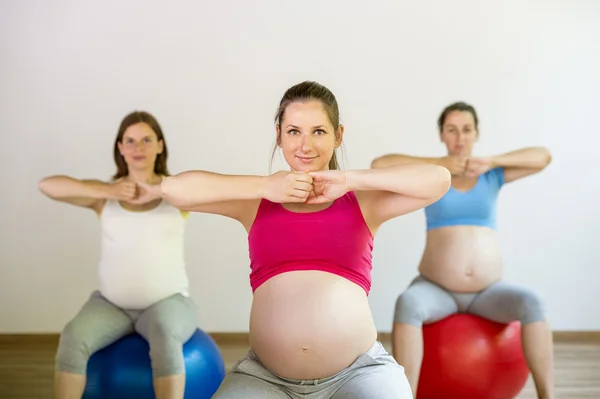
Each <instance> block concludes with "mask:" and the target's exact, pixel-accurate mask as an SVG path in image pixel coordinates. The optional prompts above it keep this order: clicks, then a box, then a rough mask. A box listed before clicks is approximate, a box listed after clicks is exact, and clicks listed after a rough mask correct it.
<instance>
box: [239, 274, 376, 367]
mask: <svg viewBox="0 0 600 399" xmlns="http://www.w3.org/2000/svg"><path fill="white" fill-rule="evenodd" d="M376 339H377V331H376V329H375V325H374V323H373V318H372V315H371V309H370V307H369V303H368V301H367V296H366V294H365V291H364V290H363V289H362V288H361V287H359V286H357V285H356V284H354V283H352V282H350V281H348V280H346V279H344V278H342V277H339V276H336V275H333V274H330V273H325V272H320V271H294V272H289V273H284V274H280V275H278V276H276V277H273V278H271V279H270V280H269V281H267V282H266V283H264V284H263V285H262V286H261V287H259V288H258V289H257V290H256V292H255V293H254V300H253V303H252V311H251V315H250V344H251V346H252V349H253V351H254V353H255V354H256V356H257V357H258V358H259V359H260V360H261V362H262V363H263V364H264V365H265V366H266V367H267V368H268V369H269V370H271V371H272V372H274V373H275V374H277V375H279V376H282V377H285V378H290V379H316V378H324V377H328V376H331V375H333V374H336V373H338V372H339V371H341V370H343V369H344V368H346V367H348V366H350V365H351V364H352V362H354V361H355V360H356V358H357V357H358V356H360V355H361V354H363V353H365V352H366V351H368V350H369V348H370V347H371V346H372V345H373V344H374V343H375V341H376Z"/></svg>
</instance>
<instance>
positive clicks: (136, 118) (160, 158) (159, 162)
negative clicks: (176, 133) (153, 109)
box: [113, 111, 169, 180]
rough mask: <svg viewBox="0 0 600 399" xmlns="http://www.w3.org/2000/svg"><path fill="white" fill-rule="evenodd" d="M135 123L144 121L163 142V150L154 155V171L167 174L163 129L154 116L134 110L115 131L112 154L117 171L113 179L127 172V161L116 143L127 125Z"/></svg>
mask: <svg viewBox="0 0 600 399" xmlns="http://www.w3.org/2000/svg"><path fill="white" fill-rule="evenodd" d="M137 123H145V124H147V125H148V126H150V128H151V129H152V130H153V131H154V133H155V134H156V138H157V139H158V141H162V142H163V150H162V152H161V153H160V154H158V155H157V156H156V161H155V162H154V173H156V174H157V175H162V176H169V171H168V170H167V157H168V155H169V153H168V151H167V142H166V141H165V137H164V135H163V131H162V129H161V127H160V125H159V124H158V121H157V120H156V118H155V117H154V116H152V115H151V114H149V113H148V112H145V111H134V112H132V113H130V114H129V115H127V116H126V117H125V118H123V120H122V121H121V125H120V126H119V132H118V133H117V137H116V138H115V145H114V148H113V154H114V158H115V164H116V165H117V173H115V174H114V175H113V179H114V180H117V179H120V178H121V177H124V176H127V174H128V173H129V168H128V167H127V162H125V158H124V157H123V155H121V152H120V151H119V146H118V143H121V142H122V141H123V134H125V130H127V128H128V127H129V126H132V125H135V124H137Z"/></svg>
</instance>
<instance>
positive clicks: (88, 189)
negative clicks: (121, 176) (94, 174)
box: [38, 176, 110, 199]
mask: <svg viewBox="0 0 600 399" xmlns="http://www.w3.org/2000/svg"><path fill="white" fill-rule="evenodd" d="M109 186H110V185H109V184H107V183H103V182H101V181H98V180H78V179H74V178H72V177H69V176H50V177H46V178H44V179H42V180H41V181H40V182H39V184H38V187H39V189H40V191H41V192H42V193H44V194H45V195H47V196H48V197H50V198H53V199H64V198H73V197H86V198H97V199H103V198H107V197H108V188H109Z"/></svg>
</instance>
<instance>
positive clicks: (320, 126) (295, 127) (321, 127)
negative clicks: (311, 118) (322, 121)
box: [286, 125, 325, 129]
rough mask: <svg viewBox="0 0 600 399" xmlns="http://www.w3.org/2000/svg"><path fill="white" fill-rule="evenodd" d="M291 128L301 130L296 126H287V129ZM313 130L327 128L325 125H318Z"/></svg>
mask: <svg viewBox="0 0 600 399" xmlns="http://www.w3.org/2000/svg"><path fill="white" fill-rule="evenodd" d="M289 128H294V129H300V128H299V127H298V126H296V125H287V126H286V129H289ZM312 128H313V129H325V126H323V125H318V126H313V127H312Z"/></svg>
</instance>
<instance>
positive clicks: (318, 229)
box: [248, 192, 373, 295]
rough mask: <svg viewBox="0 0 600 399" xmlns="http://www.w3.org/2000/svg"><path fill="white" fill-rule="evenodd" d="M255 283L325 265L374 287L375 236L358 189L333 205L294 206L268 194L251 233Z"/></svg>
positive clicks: (367, 287) (252, 280) (252, 281)
mask: <svg viewBox="0 0 600 399" xmlns="http://www.w3.org/2000/svg"><path fill="white" fill-rule="evenodd" d="M248 243H249V251H250V269H251V272H250V285H251V287H252V292H254V291H255V290H256V289H257V288H258V287H260V285H261V284H263V283H264V282H265V281H267V280H268V279H270V278H271V277H273V276H276V275H278V274H281V273H286V272H290V271H298V270H320V271H324V272H329V273H333V274H336V275H338V276H341V277H344V278H346V279H348V280H350V281H352V282H354V283H356V284H358V285H359V286H360V287H362V288H363V289H364V290H365V292H366V293H367V295H368V294H369V291H370V289H371V269H372V267H373V266H372V252H373V236H372V234H371V231H370V230H369V228H368V226H367V224H366V222H365V220H364V217H363V214H362V212H361V210H360V207H359V205H358V201H357V199H356V195H355V194H354V193H353V192H349V193H346V194H345V195H344V196H342V197H340V198H338V199H337V200H335V201H334V202H333V203H332V204H331V205H330V206H329V207H328V208H326V209H323V210H320V211H316V212H309V213H299V212H292V211H289V210H287V209H285V208H284V207H283V206H282V205H281V204H279V203H273V202H271V201H268V200H266V199H263V200H262V201H261V203H260V206H259V208H258V212H257V214H256V219H255V220H254V224H253V225H252V228H251V229H250V233H249V234H248Z"/></svg>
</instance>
